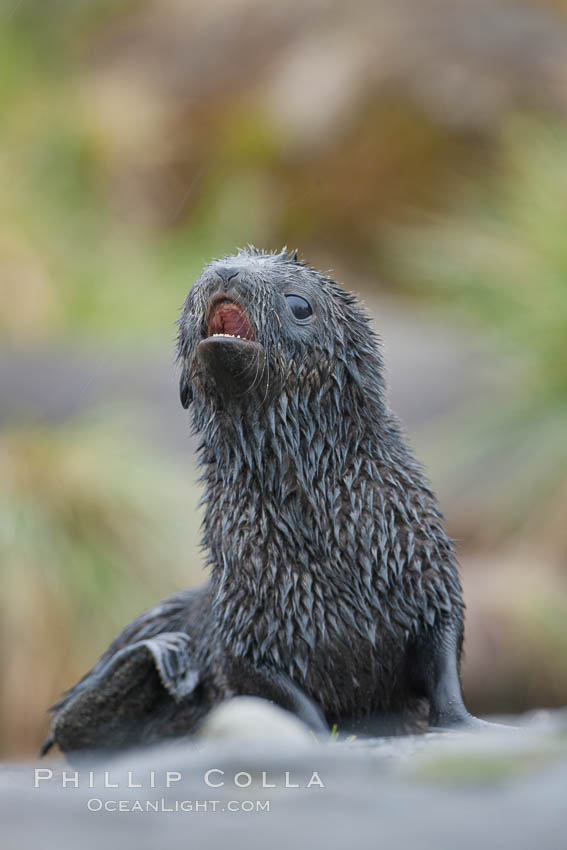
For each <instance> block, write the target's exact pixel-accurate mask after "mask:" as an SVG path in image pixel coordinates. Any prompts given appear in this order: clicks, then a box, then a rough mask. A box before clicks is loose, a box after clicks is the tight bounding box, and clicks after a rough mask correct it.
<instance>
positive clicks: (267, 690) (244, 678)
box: [232, 659, 330, 737]
mask: <svg viewBox="0 0 567 850" xmlns="http://www.w3.org/2000/svg"><path fill="white" fill-rule="evenodd" d="M232 677H233V682H232V685H233V687H234V689H235V691H236V693H238V694H241V695H243V696H254V697H262V698H263V699H267V700H269V701H270V702H274V703H275V704H276V705H279V706H280V707H281V708H285V709H286V711H291V712H292V714H295V715H296V716H297V717H298V718H299V719H300V720H302V721H303V723H305V725H306V726H308V727H309V729H310V730H311V731H312V732H313V733H314V734H315V735H322V736H323V737H326V736H327V735H328V734H329V731H330V730H329V725H328V723H327V721H326V720H325V716H324V714H323V712H322V711H321V709H320V707H319V706H318V705H317V704H316V703H315V702H314V700H313V699H311V697H310V696H309V695H308V694H307V693H306V692H305V691H304V690H302V688H300V687H299V686H298V685H297V684H296V683H295V682H293V681H292V680H291V679H290V678H289V676H286V674H285V673H282V672H281V671H280V670H273V669H271V668H270V667H255V666H252V665H250V664H247V663H246V662H244V661H242V660H236V659H235V660H234V661H233V666H232Z"/></svg>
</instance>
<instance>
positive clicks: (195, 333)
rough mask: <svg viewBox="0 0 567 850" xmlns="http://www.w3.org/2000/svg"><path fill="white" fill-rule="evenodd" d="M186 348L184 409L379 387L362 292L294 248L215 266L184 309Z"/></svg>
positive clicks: (373, 391)
mask: <svg viewBox="0 0 567 850" xmlns="http://www.w3.org/2000/svg"><path fill="white" fill-rule="evenodd" d="M178 355H179V360H180V361H181V365H182V374H181V383H180V393H181V400H182V403H183V406H184V407H188V406H189V404H190V403H191V401H192V400H197V399H199V398H206V399H207V400H208V401H209V402H211V403H212V404H213V405H214V407H215V408H216V410H219V409H222V410H226V409H227V408H229V407H230V406H231V405H232V406H233V405H239V407H240V408H242V407H243V405H244V406H246V405H248V406H250V404H251V402H252V404H253V405H254V406H257V405H258V403H260V404H261V405H262V406H265V405H269V404H270V402H271V401H273V399H274V398H275V397H276V396H277V395H279V394H281V393H282V392H286V391H287V392H293V391H295V392H297V391H301V390H305V389H312V388H316V389H321V388H322V387H323V386H325V385H329V383H330V382H332V383H333V384H334V388H335V390H336V391H338V392H339V393H340V392H342V391H344V390H345V389H346V388H347V385H348V386H353V387H355V388H356V387H358V388H359V390H360V391H361V392H362V391H364V393H365V394H366V398H367V400H368V398H369V397H370V398H371V397H372V396H374V395H379V394H380V388H381V387H380V378H379V376H380V374H381V364H380V359H379V354H378V347H377V340H376V337H375V335H374V334H373V332H372V330H371V329H370V327H369V323H368V319H367V317H366V316H365V314H364V313H363V312H362V311H361V310H360V308H359V306H358V304H357V301H356V299H355V297H354V296H353V295H351V294H350V293H347V292H345V291H344V290H343V289H342V288H341V287H340V286H338V284H336V283H335V282H334V281H332V280H331V279H330V278H328V277H327V276H325V275H323V274H321V273H319V272H317V271H315V270H314V269H312V268H310V267H309V266H308V265H307V264H306V263H304V262H302V261H301V260H298V259H297V255H296V254H290V253H287V252H285V251H283V252H282V253H276V254H273V253H263V252H259V251H257V250H256V249H254V248H250V249H249V250H247V251H241V252H240V253H238V254H236V255H235V256H232V257H225V258H223V259H222V260H215V261H213V262H212V263H211V264H210V265H208V266H207V267H206V269H205V271H204V272H203V274H202V275H201V277H200V278H199V279H198V280H197V281H196V283H195V284H194V285H193V287H192V288H191V290H190V292H189V295H188V296H187V299H186V301H185V304H184V306H183V312H182V315H181V318H180V320H179V349H178ZM377 376H378V383H377Z"/></svg>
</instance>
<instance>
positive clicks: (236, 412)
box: [44, 248, 482, 752]
mask: <svg viewBox="0 0 567 850" xmlns="http://www.w3.org/2000/svg"><path fill="white" fill-rule="evenodd" d="M178 360H179V364H180V367H181V380H180V395H181V402H182V404H183V406H184V407H185V408H189V407H191V408H192V415H193V428H194V431H195V432H196V434H198V435H199V437H200V440H201V442H200V448H199V456H200V464H201V469H202V481H203V483H204V487H205V495H204V503H205V506H206V510H205V517H204V537H203V543H204V547H205V550H206V552H207V563H208V567H209V570H210V580H209V582H208V583H207V584H206V585H204V586H203V587H201V588H199V589H197V590H191V591H186V592H184V593H179V594H177V595H176V596H174V597H172V598H171V599H168V600H166V601H164V602H162V603H161V604H160V605H158V606H157V607H155V608H153V609H151V610H150V611H148V612H147V613H145V614H143V615H142V616H141V617H140V618H139V619H137V620H136V621H134V622H133V623H132V624H131V625H129V626H128V627H127V628H126V629H125V630H124V632H123V633H122V634H121V635H120V636H119V637H118V638H117V640H116V641H115V642H114V643H113V644H112V645H111V647H110V648H109V649H108V651H107V652H106V653H105V654H104V655H103V656H102V658H101V660H100V661H99V662H98V663H97V664H96V666H95V667H94V669H93V670H92V671H91V672H90V673H89V674H88V675H87V676H86V677H85V678H84V679H83V680H81V681H80V682H79V684H77V685H76V686H75V687H74V688H73V689H72V690H70V691H69V692H68V693H67V694H66V695H65V696H64V697H63V699H62V700H61V701H60V702H59V703H58V704H57V705H56V706H55V707H54V709H53V722H52V730H51V733H50V735H49V737H48V739H47V741H46V742H45V745H44V752H46V751H47V749H49V747H50V746H51V744H52V743H53V742H57V744H58V745H59V747H60V748H61V749H62V750H63V751H66V752H71V751H78V750H79V751H80V750H93V749H98V750H100V749H117V748H120V747H127V746H132V745H134V744H141V743H149V742H153V741H157V740H160V739H162V738H165V737H173V736H179V735H184V734H187V733H190V732H192V731H193V730H195V729H196V728H197V727H198V725H199V723H200V721H201V720H202V718H203V717H204V715H205V714H206V713H207V711H208V710H209V709H210V708H211V707H212V706H213V705H216V704H217V703H219V702H220V701H222V700H224V699H226V698H228V697H231V696H235V695H250V696H261V697H265V698H267V699H270V700H272V701H274V702H275V703H277V704H278V705H280V706H282V707H283V708H285V709H288V710H290V711H292V712H294V713H295V714H297V715H298V716H299V717H300V718H302V719H303V720H304V721H305V722H306V723H307V724H308V725H309V726H310V728H312V729H313V730H314V731H316V732H322V731H323V730H326V729H328V725H329V724H334V723H337V724H338V725H339V728H345V727H352V726H353V725H355V726H356V725H358V726H359V727H361V728H364V727H365V726H367V727H368V728H370V727H371V724H372V722H373V721H374V720H375V719H376V718H382V719H384V718H396V719H398V720H400V719H401V721H403V722H402V726H403V728H408V724H409V725H410V727H411V724H413V723H417V722H418V719H419V717H422V716H423V713H424V711H425V713H426V718H427V719H428V721H429V724H430V725H432V726H435V727H449V726H453V725H456V724H463V723H465V724H467V723H469V724H474V723H475V722H478V723H480V722H482V721H476V719H475V718H472V717H471V716H470V715H469V714H468V712H467V710H466V708H465V705H464V702H463V698H462V694H461V685H460V681H459V665H460V656H461V646H462V641H463V601H462V596H461V587H460V584H459V578H458V573H457V566H456V561H455V553H454V550H453V546H452V544H451V542H450V540H449V539H448V537H447V535H446V533H445V530H444V528H443V520H442V516H441V514H440V512H439V509H438V507H437V504H436V500H435V496H434V495H433V493H432V491H431V490H430V488H429V487H428V485H427V484H426V482H425V481H424V478H423V475H422V472H421V469H420V467H419V465H418V464H417V462H416V461H415V460H414V458H413V457H412V455H411V453H410V451H409V450H408V448H407V446H406V445H405V442H404V439H403V437H402V434H401V431H400V427H399V424H398V422H397V420H396V419H395V417H394V416H393V414H392V413H391V412H390V410H389V409H388V406H387V403H386V400H385V394H384V379H383V366H382V361H381V358H380V352H379V345H378V340H377V337H376V335H375V334H374V332H373V330H372V329H371V327H370V323H369V319H368V318H367V316H366V315H365V314H364V313H363V311H362V310H361V307H360V306H359V304H358V302H357V300H356V299H355V297H354V296H353V295H351V294H350V293H348V292H346V291H344V290H343V289H342V288H341V287H340V286H339V285H338V284H337V283H335V282H334V281H333V280H331V279H330V278H328V277H326V276H325V275H324V274H321V273H319V272H317V271H315V270H314V269H312V268H311V267H310V266H308V265H307V264H306V263H304V262H302V261H300V260H298V259H297V256H296V254H288V253H286V252H285V251H284V252H282V253H275V254H272V253H263V252H259V251H257V250H255V249H253V248H250V249H249V250H247V251H241V252H240V253H238V254H237V255H235V256H232V257H226V258H224V259H222V260H217V261H214V262H212V263H211V264H210V265H209V266H208V267H207V268H206V269H205V271H204V272H203V274H202V275H201V277H200V278H199V279H198V280H197V282H196V283H195V284H194V286H193V287H192V289H191V290H190V292H189V295H188V296H187V299H186V301H185V304H184V307H183V311H182V315H181V318H180V320H179V335H178Z"/></svg>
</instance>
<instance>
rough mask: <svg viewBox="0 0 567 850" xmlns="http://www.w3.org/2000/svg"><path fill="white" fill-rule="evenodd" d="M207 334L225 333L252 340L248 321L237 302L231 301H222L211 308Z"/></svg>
mask: <svg viewBox="0 0 567 850" xmlns="http://www.w3.org/2000/svg"><path fill="white" fill-rule="evenodd" d="M208 333H209V336H214V334H227V335H229V336H236V337H240V339H247V340H250V341H253V340H254V339H255V336H254V331H253V330H252V328H251V326H250V322H249V321H248V319H247V318H246V316H245V315H244V313H243V312H242V310H241V309H240V307H239V306H238V305H237V304H234V303H233V302H232V301H222V302H221V303H220V304H219V305H218V306H217V307H215V309H214V310H213V312H212V314H211V316H210V318H209V327H208Z"/></svg>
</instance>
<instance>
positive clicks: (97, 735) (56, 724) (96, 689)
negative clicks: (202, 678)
mask: <svg viewBox="0 0 567 850" xmlns="http://www.w3.org/2000/svg"><path fill="white" fill-rule="evenodd" d="M198 682H199V672H198V670H197V669H196V667H195V665H194V663H193V661H192V653H191V641H190V638H189V637H188V635H187V634H185V633H184V632H164V633H162V634H158V635H155V636H153V637H151V638H147V639H145V640H140V641H138V642H136V643H133V644H131V645H130V646H126V647H124V648H123V649H120V650H119V651H118V652H116V653H115V654H113V655H111V656H110V657H109V658H106V659H103V660H102V661H101V662H100V663H99V664H97V665H96V667H95V668H94V669H93V671H92V672H91V673H90V674H89V675H88V676H87V677H86V678H85V679H83V680H82V681H81V682H79V684H78V685H77V686H76V687H75V688H74V689H73V690H72V691H71V692H70V693H69V695H68V696H67V697H66V698H65V699H64V700H63V701H62V703H61V704H60V706H59V707H57V706H56V707H55V712H54V718H53V727H52V731H51V735H50V737H49V738H48V740H47V741H46V742H45V744H44V748H43V751H44V752H46V751H47V750H48V749H49V746H50V744H51V743H57V744H58V746H59V748H60V749H61V750H63V752H71V751H88V750H101V749H103V750H110V749H119V748H123V747H128V746H132V745H134V744H137V743H140V742H141V741H143V740H145V739H146V737H147V728H148V726H151V724H152V723H155V720H156V717H159V715H160V712H162V711H164V709H165V706H166V704H167V703H171V702H172V701H174V702H175V703H180V702H182V701H183V700H186V699H188V698H189V697H190V696H191V695H192V694H193V692H194V691H195V689H196V687H197V685H198ZM169 708H170V706H169Z"/></svg>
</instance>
